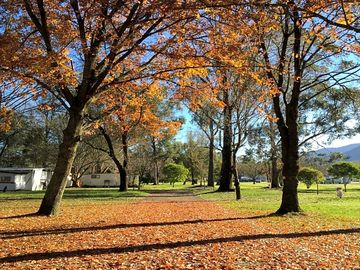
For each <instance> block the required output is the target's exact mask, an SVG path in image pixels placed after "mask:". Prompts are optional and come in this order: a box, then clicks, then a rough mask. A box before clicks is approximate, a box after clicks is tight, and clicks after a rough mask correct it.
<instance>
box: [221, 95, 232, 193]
mask: <svg viewBox="0 0 360 270" xmlns="http://www.w3.org/2000/svg"><path fill="white" fill-rule="evenodd" d="M228 99H229V96H228V93H227V91H224V103H225V104H229V101H228ZM231 154H232V128H231V108H230V106H228V105H225V108H224V137H223V149H222V163H221V176H220V186H219V189H218V191H231V176H232V166H231V158H232V155H231Z"/></svg>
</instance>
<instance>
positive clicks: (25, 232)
mask: <svg viewBox="0 0 360 270" xmlns="http://www.w3.org/2000/svg"><path fill="white" fill-rule="evenodd" d="M32 216H36V214H27V215H21V216H15V218H18V217H20V218H23V217H32ZM269 216H270V215H259V216H251V217H233V218H219V219H195V220H180V221H169V222H149V223H131V224H113V225H106V226H91V227H74V228H55V229H50V230H23V231H9V232H1V233H0V239H14V238H21V237H31V236H41V235H60V234H68V233H79V232H86V231H102V230H112V229H124V228H136V227H157V226H171V225H187V224H199V223H208V222H221V221H235V220H242V219H260V218H266V217H269ZM8 218H13V217H8Z"/></svg>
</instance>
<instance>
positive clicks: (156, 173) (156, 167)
mask: <svg viewBox="0 0 360 270" xmlns="http://www.w3.org/2000/svg"><path fill="white" fill-rule="evenodd" d="M151 146H152V150H153V157H154V182H153V184H154V185H158V184H159V165H158V161H157V150H156V142H155V139H154V138H152V144H151Z"/></svg>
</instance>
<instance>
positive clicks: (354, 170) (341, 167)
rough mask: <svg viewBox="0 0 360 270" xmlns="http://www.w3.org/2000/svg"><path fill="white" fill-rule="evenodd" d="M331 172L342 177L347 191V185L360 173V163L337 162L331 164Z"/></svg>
mask: <svg viewBox="0 0 360 270" xmlns="http://www.w3.org/2000/svg"><path fill="white" fill-rule="evenodd" d="M328 171H329V173H330V174H331V175H333V176H335V177H341V178H342V180H343V184H344V189H345V192H346V186H347V184H349V183H350V182H351V179H352V178H353V177H356V176H358V175H359V172H360V165H359V164H358V163H354V162H337V163H335V164H333V165H331V166H330V168H329V170H328Z"/></svg>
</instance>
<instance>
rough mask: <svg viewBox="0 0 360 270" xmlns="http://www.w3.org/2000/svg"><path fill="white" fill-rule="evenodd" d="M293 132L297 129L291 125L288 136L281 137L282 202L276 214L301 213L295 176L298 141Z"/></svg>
mask: <svg viewBox="0 0 360 270" xmlns="http://www.w3.org/2000/svg"><path fill="white" fill-rule="evenodd" d="M294 132H295V133H297V127H296V126H295V125H291V127H289V135H288V136H285V137H283V136H282V137H281V141H282V161H283V163H284V166H283V177H284V186H283V194H282V201H281V205H280V208H279V209H278V210H277V211H276V213H277V214H286V213H289V212H300V211H301V209H300V206H299V200H298V193H297V187H298V180H297V175H298V172H299V164H298V160H299V154H298V140H297V136H295V134H294Z"/></svg>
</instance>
